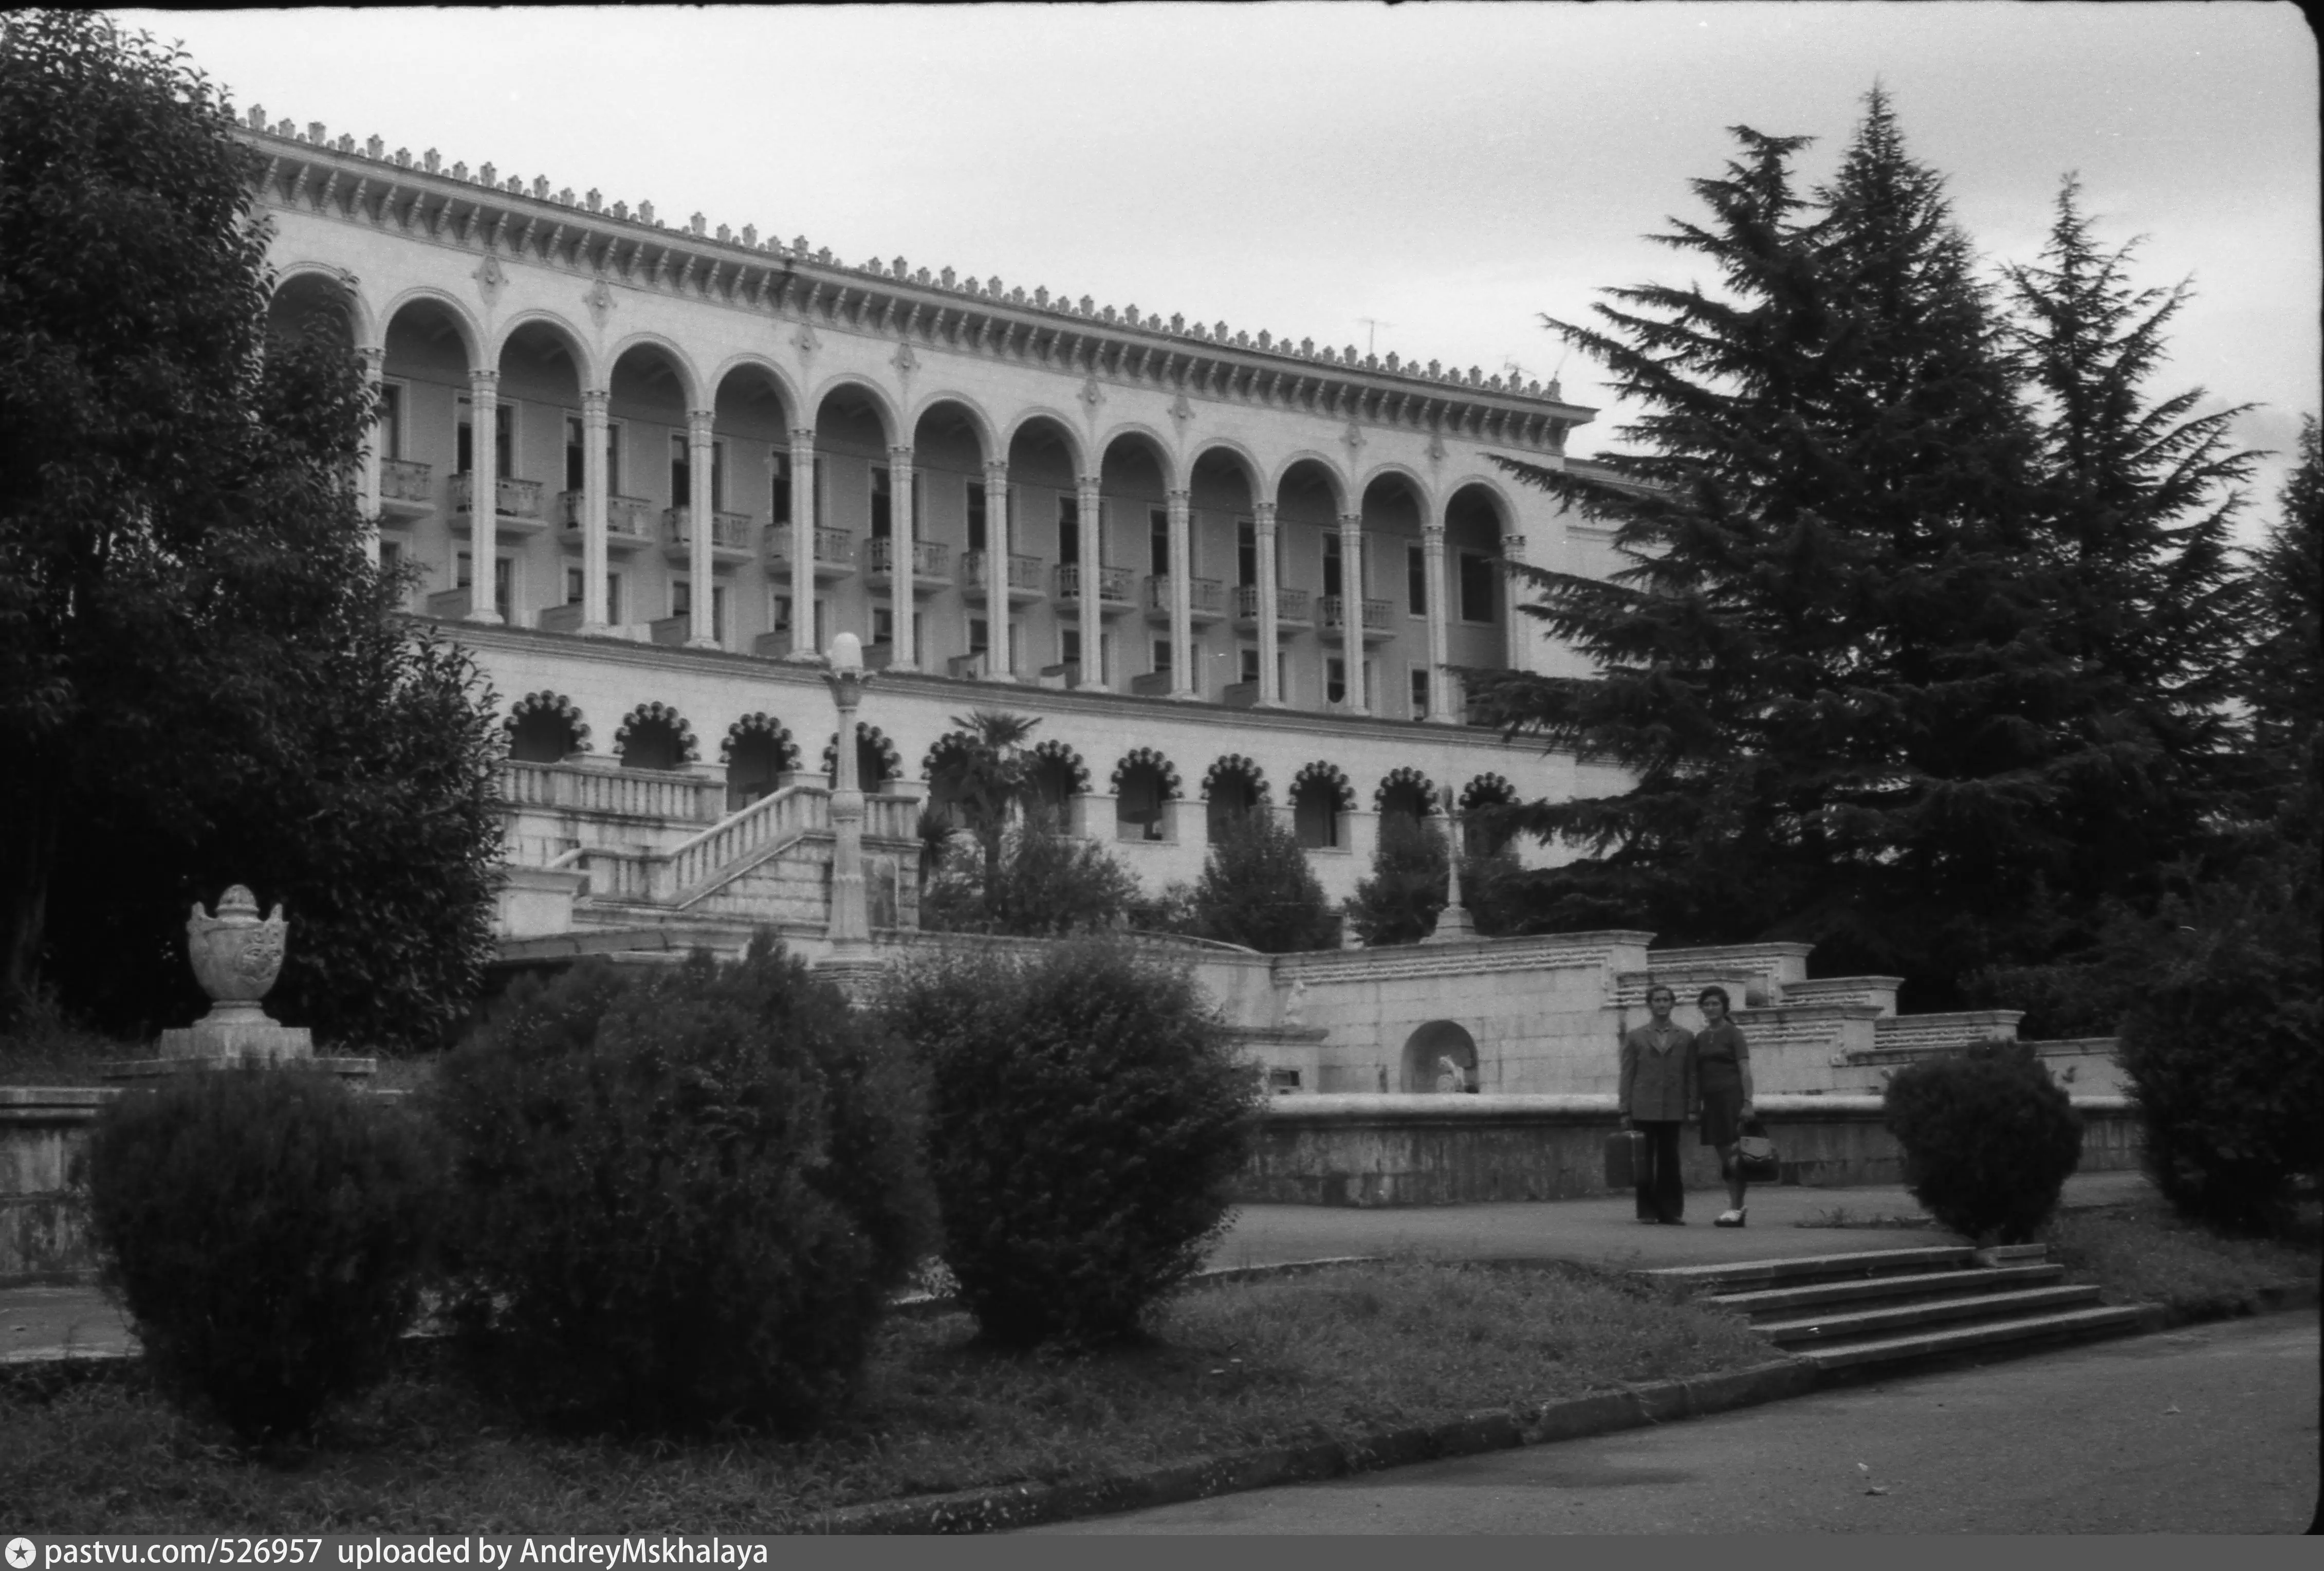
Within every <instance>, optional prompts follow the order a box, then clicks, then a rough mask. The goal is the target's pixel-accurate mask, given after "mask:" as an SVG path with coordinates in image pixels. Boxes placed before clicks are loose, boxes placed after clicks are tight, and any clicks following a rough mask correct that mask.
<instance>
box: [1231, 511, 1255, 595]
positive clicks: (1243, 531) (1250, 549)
mask: <svg viewBox="0 0 2324 1571" xmlns="http://www.w3.org/2000/svg"><path fill="white" fill-rule="evenodd" d="M1258 582H1259V525H1257V524H1255V523H1253V522H1251V521H1250V519H1248V518H1239V519H1237V520H1235V584H1236V586H1237V587H1240V588H1246V589H1247V588H1249V587H1251V586H1252V585H1254V584H1256V583H1258Z"/></svg>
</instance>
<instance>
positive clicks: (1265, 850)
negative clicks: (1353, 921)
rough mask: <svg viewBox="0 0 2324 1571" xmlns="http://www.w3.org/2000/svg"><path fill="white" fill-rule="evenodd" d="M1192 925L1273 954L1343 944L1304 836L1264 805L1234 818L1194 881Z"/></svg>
mask: <svg viewBox="0 0 2324 1571" xmlns="http://www.w3.org/2000/svg"><path fill="white" fill-rule="evenodd" d="M1191 914H1192V921H1191V923H1190V924H1189V925H1190V930H1192V931H1193V932H1194V934H1195V935H1196V936H1197V937H1199V938H1216V939H1218V940H1220V941H1221V942H1222V943H1229V944H1240V945H1243V946H1244V947H1248V948H1252V949H1257V950H1259V952H1260V953H1262V954H1267V955H1286V954H1293V953H1296V952H1298V951H1301V950H1307V949H1332V948H1337V947H1339V942H1340V924H1339V921H1338V919H1337V918H1336V917H1334V916H1333V911H1332V907H1331V903H1330V902H1329V901H1326V900H1325V899H1324V897H1323V885H1322V884H1320V883H1317V882H1316V881H1315V873H1314V869H1313V868H1311V867H1309V866H1308V865H1307V853H1306V852H1305V851H1304V850H1302V849H1300V846H1299V836H1297V835H1296V834H1295V833H1293V832H1292V830H1291V829H1290V828H1289V827H1287V826H1286V825H1284V824H1281V823H1278V822H1277V819H1276V818H1275V815H1274V814H1273V813H1271V812H1268V810H1267V809H1265V808H1259V809H1255V810H1253V811H1251V812H1248V813H1238V814H1233V815H1231V816H1230V817H1228V818H1227V819H1226V821H1225V824H1224V826H1223V827H1222V830H1221V832H1220V833H1219V834H1218V836H1216V837H1215V838H1213V840H1212V842H1211V850H1210V855H1208V856H1207V857H1205V858H1204V859H1203V875H1202V877H1201V878H1200V879H1198V880H1196V881H1195V883H1194V893H1193V901H1192V913H1191Z"/></svg>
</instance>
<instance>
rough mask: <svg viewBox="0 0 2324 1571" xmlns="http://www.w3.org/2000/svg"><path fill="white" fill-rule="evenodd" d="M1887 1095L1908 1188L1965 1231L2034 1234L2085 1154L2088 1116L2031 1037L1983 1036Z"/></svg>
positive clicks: (1902, 1079)
mask: <svg viewBox="0 0 2324 1571" xmlns="http://www.w3.org/2000/svg"><path fill="white" fill-rule="evenodd" d="M1886 1114H1887V1120H1888V1129H1889V1132H1891V1133H1893V1134H1894V1135H1895V1137H1896V1142H1897V1143H1898V1144H1899V1145H1901V1146H1903V1147H1904V1181H1905V1184H1906V1187H1909V1188H1910V1189H1911V1190H1912V1192H1913V1197H1914V1199H1916V1200H1918V1201H1919V1202H1920V1203H1921V1204H1922V1206H1924V1207H1925V1208H1926V1209H1927V1211H1928V1213H1929V1215H1932V1216H1933V1217H1935V1218H1936V1219H1937V1222H1938V1224H1939V1225H1941V1226H1943V1227H1947V1228H1950V1230H1952V1231H1953V1232H1955V1233H1958V1234H1961V1235H1962V1236H1963V1237H1965V1238H1970V1239H1975V1240H1978V1241H1979V1242H1999V1243H2024V1242H2025V1241H2026V1240H2028V1239H2030V1238H2032V1237H2033V1233H2034V1230H2035V1229H2036V1228H2038V1227H2040V1226H2041V1225H2042V1224H2043V1222H2045V1221H2047V1220H2048V1219H2049V1216H2050V1213H2051V1212H2052V1211H2053V1210H2055V1209H2056V1208H2057V1205H2058V1195H2059V1192H2060V1191H2061V1190H2062V1189H2063V1188H2064V1187H2065V1184H2066V1179H2067V1178H2069V1177H2070V1176H2071V1175H2072V1173H2073V1171H2074V1169H2075V1168H2077V1167H2078V1166H2080V1163H2081V1160H2082V1115H2081V1114H2079V1113H2077V1112H2075V1111H2074V1108H2073V1104H2072V1103H2071V1102H2070V1101H2069V1100H2068V1099H2067V1096H2066V1093H2065V1092H2064V1090H2063V1089H2061V1087H2060V1086H2058V1084H2057V1083H2056V1082H2055V1081H2054V1080H2052V1079H2051V1077H2050V1072H2049V1071H2048V1070H2047V1069H2045V1068H2043V1067H2042V1065H2041V1062H2040V1060H2038V1059H2037V1058H2035V1057H2034V1056H2033V1049H2032V1048H2031V1047H2029V1046H2027V1045H2026V1044H2024V1043H2023V1042H2009V1041H1987V1042H1978V1043H1975V1044H1973V1045H1972V1046H1970V1047H1969V1048H1968V1049H1966V1050H1964V1051H1963V1052H1961V1053H1960V1054H1958V1055H1956V1056H1953V1057H1949V1058H1930V1059H1926V1060H1924V1061H1923V1062H1921V1063H1918V1064H1909V1065H1907V1066H1905V1067H1904V1068H1902V1069H1899V1070H1897V1071H1896V1073H1895V1076H1894V1077H1892V1078H1891V1079H1890V1080H1889V1082H1888V1092H1887V1095H1886Z"/></svg>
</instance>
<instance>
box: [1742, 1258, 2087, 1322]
mask: <svg viewBox="0 0 2324 1571" xmlns="http://www.w3.org/2000/svg"><path fill="white" fill-rule="evenodd" d="M2065 1274H2066V1268H2065V1267H2064V1266H2061V1265H2013V1266H1998V1267H1996V1268H1994V1269H1992V1270H1989V1271H1910V1272H1903V1273H1899V1274H1897V1275H1895V1276H1886V1277H1868V1278H1866V1279H1864V1280H1859V1281H1852V1282H1817V1283H1812V1284H1811V1285H1809V1286H1807V1287H1803V1288H1763V1289H1758V1290H1757V1291H1753V1292H1743V1293H1720V1294H1716V1295H1714V1296H1712V1297H1710V1298H1701V1299H1698V1300H1697V1302H1700V1303H1707V1304H1717V1305H1719V1306H1720V1308H1726V1309H1736V1310H1739V1311H1741V1312H1742V1313H1744V1314H1746V1315H1748V1316H1749V1317H1751V1321H1752V1324H1754V1325H1757V1324H1759V1323H1760V1322H1761V1321H1764V1320H1770V1319H1788V1318H1792V1317H1795V1316H1797V1315H1799V1314H1800V1313H1802V1312H1803V1311H1805V1310H1809V1309H1818V1308H1824V1307H1825V1306H1827V1305H1832V1306H1838V1307H1840V1308H1851V1307H1861V1306H1872V1305H1878V1306H1886V1305H1888V1304H1897V1303H1904V1302H1907V1301H1912V1300H1918V1299H1923V1298H1947V1297H1954V1296H1961V1295H1969V1294H1977V1293H1989V1292H1997V1291H2000V1290H2002V1289H2017V1288H2038V1287H2045V1286H2047V1285H2048V1284H2050V1283H2052V1282H2054V1281H2056V1280H2059V1279H2060V1278H2061V1277H2063V1276H2064V1275H2065Z"/></svg>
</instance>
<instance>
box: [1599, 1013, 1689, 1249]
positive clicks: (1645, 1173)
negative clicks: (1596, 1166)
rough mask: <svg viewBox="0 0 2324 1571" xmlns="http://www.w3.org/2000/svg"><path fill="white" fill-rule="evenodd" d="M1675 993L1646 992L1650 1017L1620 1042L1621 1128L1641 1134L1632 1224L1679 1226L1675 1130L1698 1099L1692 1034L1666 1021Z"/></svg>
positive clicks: (1681, 1185)
mask: <svg viewBox="0 0 2324 1571" xmlns="http://www.w3.org/2000/svg"><path fill="white" fill-rule="evenodd" d="M1677 1007H1678V995H1677V994H1676V993H1673V992H1672V991H1671V990H1670V989H1669V988H1667V987H1665V986H1664V985H1662V984H1660V983H1655V984H1654V985H1653V986H1651V987H1649V988H1647V989H1646V1010H1647V1012H1649V1013H1650V1014H1652V1015H1653V1016H1654V1018H1653V1019H1652V1020H1651V1021H1647V1022H1646V1024H1645V1025H1642V1026H1638V1027H1637V1028H1635V1029H1634V1030H1630V1031H1629V1032H1628V1034H1626V1035H1625V1036H1624V1037H1623V1038H1622V1088H1621V1095H1620V1098H1619V1101H1618V1106H1619V1107H1620V1109H1621V1114H1622V1127H1623V1128H1624V1129H1636V1130H1637V1131H1638V1132H1639V1133H1641V1134H1643V1135H1645V1136H1646V1140H1645V1141H1644V1142H1643V1146H1644V1149H1643V1150H1641V1151H1639V1153H1638V1157H1639V1160H1638V1163H1637V1183H1638V1220H1639V1221H1641V1222H1659V1223H1666V1224H1670V1225H1673V1226H1683V1225H1684V1224H1685V1215H1684V1214H1685V1211H1686V1187H1685V1182H1684V1180H1683V1178H1681V1177H1680V1175H1679V1168H1678V1149H1679V1140H1678V1137H1679V1131H1680V1129H1681V1128H1682V1127H1683V1125H1684V1123H1685V1122H1686V1120H1687V1119H1689V1118H1691V1117H1692V1116H1693V1115H1694V1111H1695V1104H1697V1103H1698V1102H1699V1101H1700V1100H1701V1093H1700V1089H1699V1087H1698V1086H1697V1084H1696V1077H1695V1062H1694V1033H1693V1032H1692V1031H1690V1030H1687V1029H1686V1028H1685V1027H1683V1026H1681V1025H1678V1024H1676V1023H1674V1021H1672V1020H1671V1011H1672V1010H1674V1009H1675V1008H1677Z"/></svg>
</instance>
